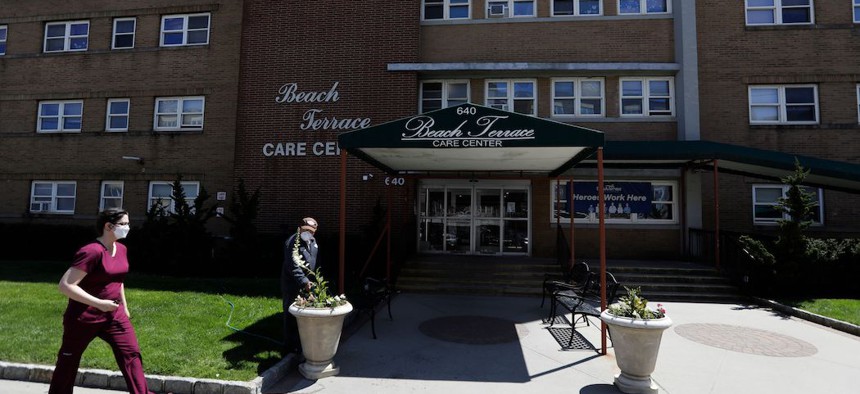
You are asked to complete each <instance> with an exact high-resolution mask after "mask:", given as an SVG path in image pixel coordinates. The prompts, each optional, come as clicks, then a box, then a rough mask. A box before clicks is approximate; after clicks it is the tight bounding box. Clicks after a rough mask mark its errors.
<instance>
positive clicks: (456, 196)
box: [448, 189, 472, 217]
mask: <svg viewBox="0 0 860 394" xmlns="http://www.w3.org/2000/svg"><path fill="white" fill-rule="evenodd" d="M471 214H472V190H471V189H448V216H454V217H456V216H470V215H471Z"/></svg>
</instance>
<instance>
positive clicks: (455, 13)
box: [449, 5, 469, 19]
mask: <svg viewBox="0 0 860 394" xmlns="http://www.w3.org/2000/svg"><path fill="white" fill-rule="evenodd" d="M449 17H450V18H451V19H463V18H468V17H469V6H467V5H465V6H463V5H458V6H453V7H451V8H450V9H449Z"/></svg>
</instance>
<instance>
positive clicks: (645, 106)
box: [618, 77, 675, 118]
mask: <svg viewBox="0 0 860 394" xmlns="http://www.w3.org/2000/svg"><path fill="white" fill-rule="evenodd" d="M625 81H635V82H640V83H642V96H625V95H624V82H625ZM651 82H668V83H669V96H668V97H666V96H657V95H654V94H652V93H651ZM652 98H668V99H669V113H657V114H652V113H651V112H653V111H652V110H651V103H650V101H651V99H652ZM624 99H640V100H642V113H638V114H625V113H624ZM618 111H619V112H620V116H621V117H624V118H632V117H635V118H641V117H660V116H663V117H672V116H675V78H674V77H636V78H632V77H625V78H619V80H618ZM655 111H656V110H655ZM660 112H664V111H660Z"/></svg>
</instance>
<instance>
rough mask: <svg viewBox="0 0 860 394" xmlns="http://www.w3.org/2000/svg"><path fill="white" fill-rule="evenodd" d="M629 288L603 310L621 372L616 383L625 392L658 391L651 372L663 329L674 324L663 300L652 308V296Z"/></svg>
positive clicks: (601, 316) (654, 364)
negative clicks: (648, 297)
mask: <svg viewBox="0 0 860 394" xmlns="http://www.w3.org/2000/svg"><path fill="white" fill-rule="evenodd" d="M625 289H627V295H626V296H623V297H621V298H620V299H619V301H618V302H617V303H615V304H612V305H610V306H609V308H607V309H606V310H605V311H603V313H601V314H600V320H603V321H604V322H606V324H607V326H608V327H609V337H610V339H612V346H613V347H614V348H615V360H616V362H617V363H618V368H620V369H621V373H620V374H618V375H616V376H615V386H616V387H618V389H619V390H621V392H624V393H657V392H658V391H659V390H658V388H657V385H656V384H655V383H654V381H653V380H651V373H652V372H654V367H655V366H656V364H657V352H658V351H659V350H660V340H661V339H662V338H663V330H665V329H667V328H669V327H670V326H671V325H672V319H669V317H667V316H666V310H665V309H663V306H662V305H661V304H657V309H656V310H652V309H649V308H648V300H646V299H644V298H642V297H641V296H640V289H639V288H638V287H637V288H635V289H630V288H627V287H625Z"/></svg>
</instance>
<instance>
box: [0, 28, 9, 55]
mask: <svg viewBox="0 0 860 394" xmlns="http://www.w3.org/2000/svg"><path fill="white" fill-rule="evenodd" d="M8 30H9V28H8V27H6V25H0V56H3V55H5V54H6V34H7V32H8Z"/></svg>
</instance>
